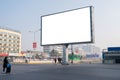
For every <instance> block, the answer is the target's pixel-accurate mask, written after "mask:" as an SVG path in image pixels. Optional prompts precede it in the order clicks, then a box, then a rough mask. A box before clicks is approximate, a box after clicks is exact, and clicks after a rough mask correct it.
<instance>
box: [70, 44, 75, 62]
mask: <svg viewBox="0 0 120 80" xmlns="http://www.w3.org/2000/svg"><path fill="white" fill-rule="evenodd" d="M71 54H72V60H71V63H72V64H73V58H74V57H73V55H74V53H73V45H72V44H71Z"/></svg>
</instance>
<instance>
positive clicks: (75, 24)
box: [41, 6, 93, 45]
mask: <svg viewBox="0 0 120 80" xmlns="http://www.w3.org/2000/svg"><path fill="white" fill-rule="evenodd" d="M92 11H93V7H92V6H89V7H85V8H79V9H74V10H68V11H64V12H59V13H55V14H49V15H44V16H41V45H58V44H74V43H92V42H93V39H92V38H93V37H92V32H93V31H92V27H93V21H92V17H93V16H92Z"/></svg>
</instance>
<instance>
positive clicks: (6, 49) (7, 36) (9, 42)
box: [0, 28, 21, 54]
mask: <svg viewBox="0 0 120 80" xmlns="http://www.w3.org/2000/svg"><path fill="white" fill-rule="evenodd" d="M20 52H21V33H20V32H19V31H15V30H11V29H5V28H0V53H8V54H9V53H20Z"/></svg>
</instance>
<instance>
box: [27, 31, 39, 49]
mask: <svg viewBox="0 0 120 80" xmlns="http://www.w3.org/2000/svg"><path fill="white" fill-rule="evenodd" d="M40 30H41V29H38V30H35V31H29V32H31V33H33V34H34V35H33V36H34V41H33V49H34V50H35V49H36V47H37V43H36V40H35V33H36V32H38V31H40Z"/></svg>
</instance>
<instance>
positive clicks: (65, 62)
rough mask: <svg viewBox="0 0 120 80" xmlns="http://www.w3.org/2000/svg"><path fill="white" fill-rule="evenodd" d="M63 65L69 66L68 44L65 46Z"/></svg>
mask: <svg viewBox="0 0 120 80" xmlns="http://www.w3.org/2000/svg"><path fill="white" fill-rule="evenodd" d="M62 60H63V62H62V64H63V65H68V44H66V45H64V46H63V59H62Z"/></svg>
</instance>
